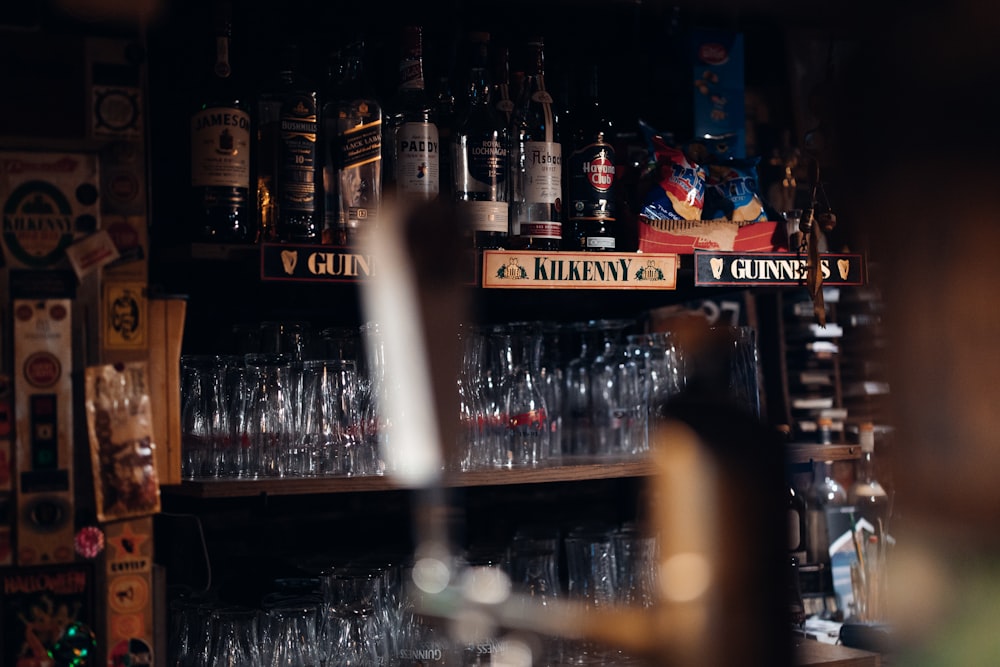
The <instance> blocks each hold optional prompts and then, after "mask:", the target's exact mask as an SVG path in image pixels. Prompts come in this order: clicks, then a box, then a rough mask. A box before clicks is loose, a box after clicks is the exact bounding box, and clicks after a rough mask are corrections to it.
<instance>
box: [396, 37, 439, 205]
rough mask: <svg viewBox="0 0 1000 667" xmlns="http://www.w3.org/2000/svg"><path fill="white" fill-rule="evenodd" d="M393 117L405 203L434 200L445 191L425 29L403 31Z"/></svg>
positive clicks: (399, 196) (398, 195) (398, 175)
mask: <svg viewBox="0 0 1000 667" xmlns="http://www.w3.org/2000/svg"><path fill="white" fill-rule="evenodd" d="M393 107H394V109H393V115H392V118H391V121H392V123H391V124H392V127H391V136H392V148H391V155H392V167H393V186H394V189H395V194H396V198H397V199H398V200H399V201H400V202H402V203H404V204H405V203H411V204H412V203H416V202H421V201H430V200H432V199H435V198H437V196H438V194H439V193H440V190H441V185H440V179H441V173H440V167H441V163H440V150H441V145H440V136H439V134H438V127H437V119H436V114H435V112H434V106H433V104H432V103H431V101H430V99H429V98H428V95H427V94H426V91H425V89H424V55H423V29H422V28H421V27H420V26H408V27H406V28H404V29H403V52H402V56H401V59H400V63H399V87H398V89H397V93H396V100H395V104H394V105H393Z"/></svg>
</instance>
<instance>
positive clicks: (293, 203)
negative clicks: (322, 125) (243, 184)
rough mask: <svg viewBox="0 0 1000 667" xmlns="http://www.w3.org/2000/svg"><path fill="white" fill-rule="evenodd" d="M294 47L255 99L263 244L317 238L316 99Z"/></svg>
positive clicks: (317, 162)
mask: <svg viewBox="0 0 1000 667" xmlns="http://www.w3.org/2000/svg"><path fill="white" fill-rule="evenodd" d="M297 60H298V49H297V48H296V47H295V46H294V45H289V46H287V47H285V49H284V50H283V51H282V53H281V56H280V59H279V62H278V69H277V72H276V73H275V76H274V77H273V78H272V80H271V81H270V82H268V84H266V85H265V86H264V87H263V88H262V90H261V91H260V93H259V95H258V101H257V168H258V172H257V211H258V218H259V221H260V226H261V232H262V238H263V239H264V240H265V241H272V240H278V241H287V242H293V243H314V242H318V241H319V240H320V220H319V217H320V207H319V205H318V204H319V202H318V199H319V196H318V194H319V193H318V190H319V188H317V172H318V169H319V159H318V157H319V156H318V151H319V149H318V146H317V133H318V129H319V127H318V126H319V117H318V104H319V95H318V93H317V91H316V87H315V86H314V85H313V84H312V83H310V82H309V81H307V80H306V79H304V78H303V77H302V76H301V75H300V74H299V72H298V69H297V66H298V62H297Z"/></svg>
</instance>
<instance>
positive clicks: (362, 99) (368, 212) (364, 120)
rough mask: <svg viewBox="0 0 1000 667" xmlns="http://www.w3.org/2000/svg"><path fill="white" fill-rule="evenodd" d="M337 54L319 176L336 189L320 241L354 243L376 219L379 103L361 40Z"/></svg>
mask: <svg viewBox="0 0 1000 667" xmlns="http://www.w3.org/2000/svg"><path fill="white" fill-rule="evenodd" d="M341 58H342V66H341V67H340V68H339V74H340V77H339V81H338V82H337V86H336V89H335V92H334V95H333V97H331V99H329V100H328V101H327V103H326V104H325V105H324V106H323V127H324V130H325V132H324V134H325V136H326V137H327V141H326V143H327V147H328V152H327V156H328V157H327V159H326V162H325V164H324V176H323V181H324V183H330V184H332V188H328V189H332V190H333V191H334V192H333V198H332V201H331V198H330V197H328V198H327V206H328V208H331V209H332V210H327V211H326V216H325V223H324V225H325V228H326V229H329V230H330V231H331V232H332V234H331V238H329V239H324V241H328V242H330V243H335V244H337V245H354V244H355V243H356V241H357V238H358V235H359V234H363V233H365V232H366V231H368V230H369V228H370V226H372V225H374V224H375V220H376V217H377V215H378V209H379V205H380V203H381V199H382V107H381V105H380V104H379V103H378V101H377V100H376V99H375V95H374V93H372V91H371V90H370V87H369V86H368V81H367V80H366V78H365V74H364V60H365V44H364V42H363V41H359V42H355V43H353V44H350V45H348V46H347V47H346V48H345V49H344V51H343V52H342V55H341Z"/></svg>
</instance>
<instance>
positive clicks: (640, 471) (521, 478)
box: [161, 457, 653, 498]
mask: <svg viewBox="0 0 1000 667" xmlns="http://www.w3.org/2000/svg"><path fill="white" fill-rule="evenodd" d="M652 474H653V464H652V463H651V462H650V461H649V460H648V459H646V458H636V457H630V458H627V459H614V460H606V459H600V460H596V459H571V460H566V459H564V460H563V461H562V462H560V463H558V464H555V463H552V464H545V465H539V466H537V467H534V468H498V469H491V470H476V471H471V472H463V473H454V474H447V475H445V477H444V479H443V480H442V484H443V485H444V486H445V487H450V488H455V487H476V486H506V485H514V484H544V483H550V482H579V481H587V480H597V479H616V478H626V477H648V476H650V475H652ZM402 489H404V487H403V486H401V485H400V484H398V483H397V482H396V481H395V480H394V479H393V478H392V477H391V476H388V475H386V476H366V477H306V478H296V479H217V480H191V481H184V482H181V483H180V484H173V485H167V486H164V487H162V489H161V492H162V493H164V494H167V495H175V496H188V497H195V498H245V497H253V496H263V495H275V496H290V495H310V494H328V493H355V492H368V491H395V490H402Z"/></svg>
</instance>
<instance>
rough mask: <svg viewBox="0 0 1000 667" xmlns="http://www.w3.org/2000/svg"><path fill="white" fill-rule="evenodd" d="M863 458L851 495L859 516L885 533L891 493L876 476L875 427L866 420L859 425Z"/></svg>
mask: <svg viewBox="0 0 1000 667" xmlns="http://www.w3.org/2000/svg"><path fill="white" fill-rule="evenodd" d="M858 443H859V444H860V445H861V460H860V461H858V464H857V477H856V479H855V482H854V484H852V485H851V489H850V493H849V497H850V500H851V503H852V504H853V505H854V508H855V511H856V512H857V515H858V517H859V518H862V519H865V520H866V521H867V522H868V523H870V524H871V526H872V530H874V531H875V532H876V534H882V533H884V531H885V529H886V524H887V523H888V521H889V494H888V493H886V490H885V488H883V487H882V484H881V483H880V482H879V481H878V479H876V477H875V460H874V457H875V427H874V425H873V424H872V423H871V422H865V423H863V424H861V425H859V427H858Z"/></svg>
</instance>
